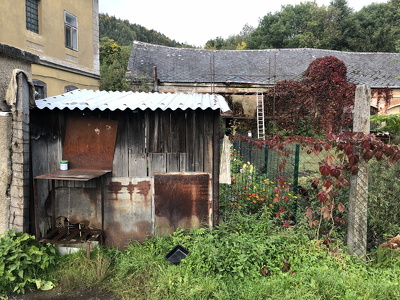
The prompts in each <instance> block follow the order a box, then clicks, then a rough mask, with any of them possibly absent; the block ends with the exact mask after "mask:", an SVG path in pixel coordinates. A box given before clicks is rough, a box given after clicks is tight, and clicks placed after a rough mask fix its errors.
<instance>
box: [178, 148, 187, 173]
mask: <svg viewBox="0 0 400 300" xmlns="http://www.w3.org/2000/svg"><path fill="white" fill-rule="evenodd" d="M186 171H187V153H179V172H186Z"/></svg>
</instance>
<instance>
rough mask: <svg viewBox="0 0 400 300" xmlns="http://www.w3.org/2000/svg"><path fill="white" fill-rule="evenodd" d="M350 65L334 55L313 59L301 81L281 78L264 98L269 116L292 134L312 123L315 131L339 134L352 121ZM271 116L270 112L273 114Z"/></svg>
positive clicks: (353, 88)
mask: <svg viewBox="0 0 400 300" xmlns="http://www.w3.org/2000/svg"><path fill="white" fill-rule="evenodd" d="M346 74H347V68H346V65H345V64H344V62H343V61H341V60H339V59H337V58H336V57H334V56H325V57H322V58H317V59H316V60H314V61H313V62H312V63H311V64H310V65H309V67H308V68H307V70H306V71H305V72H304V74H303V76H304V78H303V79H302V80H301V81H282V82H279V83H278V84H277V85H276V87H275V88H274V89H273V90H271V91H270V92H269V93H268V94H267V95H266V98H265V101H266V103H265V107H266V110H267V111H266V115H268V112H269V111H272V115H273V116H274V117H275V118H276V119H275V122H276V123H277V125H278V126H279V127H281V128H285V129H287V130H289V131H291V132H292V133H296V132H297V131H299V130H301V129H302V128H301V127H302V126H304V124H309V125H310V126H311V128H312V129H313V132H315V133H326V134H329V133H338V132H339V131H340V130H341V129H342V128H343V127H344V126H346V125H348V124H349V122H350V121H351V115H350V114H349V113H348V112H349V110H350V108H351V107H352V106H353V105H354V95H355V85H354V84H352V83H349V82H347V75H346ZM270 115H271V114H270Z"/></svg>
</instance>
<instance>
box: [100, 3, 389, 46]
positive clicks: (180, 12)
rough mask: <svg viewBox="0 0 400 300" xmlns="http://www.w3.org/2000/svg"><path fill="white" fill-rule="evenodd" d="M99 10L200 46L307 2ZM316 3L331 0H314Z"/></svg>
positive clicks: (110, 6) (156, 5) (113, 6)
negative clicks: (283, 8) (281, 10)
mask: <svg viewBox="0 0 400 300" xmlns="http://www.w3.org/2000/svg"><path fill="white" fill-rule="evenodd" d="M99 2H100V12H101V13H108V14H109V15H110V16H115V17H117V18H120V19H123V20H129V21H130V23H133V24H138V25H141V26H144V27H146V28H147V29H154V30H156V31H158V32H160V33H162V34H165V35H166V36H167V37H169V38H171V39H173V40H175V41H177V42H180V43H187V44H189V45H193V46H200V47H202V46H204V45H205V43H206V42H207V41H208V40H210V39H214V38H216V37H219V36H220V37H223V38H224V39H226V38H227V37H229V36H230V35H234V34H239V33H240V31H241V30H242V28H243V26H244V25H245V24H246V23H247V24H249V25H251V26H254V27H256V26H257V25H258V22H259V20H260V18H262V17H263V16H265V15H266V14H267V13H268V12H272V13H273V12H276V11H279V10H280V9H281V6H282V5H288V4H292V5H295V4H299V3H300V2H307V1H304V0H303V1H302V0H244V1H232V0H229V1H226V0H200V1H190V0H99ZM316 2H317V3H318V5H319V6H322V5H325V6H327V5H329V3H330V2H331V0H316ZM383 2H384V3H386V2H388V0H348V1H347V3H348V4H349V6H350V7H352V8H353V9H354V10H355V11H358V10H360V9H361V8H362V7H363V6H366V5H368V4H371V3H383Z"/></svg>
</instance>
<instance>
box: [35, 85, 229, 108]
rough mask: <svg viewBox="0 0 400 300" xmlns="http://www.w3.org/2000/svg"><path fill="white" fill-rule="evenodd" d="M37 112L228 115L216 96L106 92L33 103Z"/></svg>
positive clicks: (80, 93)
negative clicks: (210, 111) (210, 112)
mask: <svg viewBox="0 0 400 300" xmlns="http://www.w3.org/2000/svg"><path fill="white" fill-rule="evenodd" d="M35 102H36V106H37V107H38V108H39V109H44V108H48V109H55V108H58V109H61V110H62V109H70V110H72V109H76V108H77V109H80V110H84V109H90V110H94V109H100V110H112V111H114V110H125V109H131V110H136V109H139V110H145V109H151V110H156V109H162V110H166V109H171V110H177V109H181V110H195V109H197V108H201V109H203V110H205V109H208V108H211V109H213V110H216V109H220V110H221V111H222V112H228V111H230V109H229V106H228V104H227V102H226V101H225V98H224V97H222V96H221V95H215V94H180V93H179V94H170V93H167V94H165V93H139V92H107V91H93V90H74V91H71V92H68V93H65V94H62V95H58V96H52V97H47V98H45V99H40V100H36V101H35Z"/></svg>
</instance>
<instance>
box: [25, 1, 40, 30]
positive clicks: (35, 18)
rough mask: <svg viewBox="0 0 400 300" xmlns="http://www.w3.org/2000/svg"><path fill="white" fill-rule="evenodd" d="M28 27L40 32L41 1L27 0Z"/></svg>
mask: <svg viewBox="0 0 400 300" xmlns="http://www.w3.org/2000/svg"><path fill="white" fill-rule="evenodd" d="M25 8H26V29H27V30H30V31H33V32H35V33H39V1H38V0H26V1H25Z"/></svg>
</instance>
